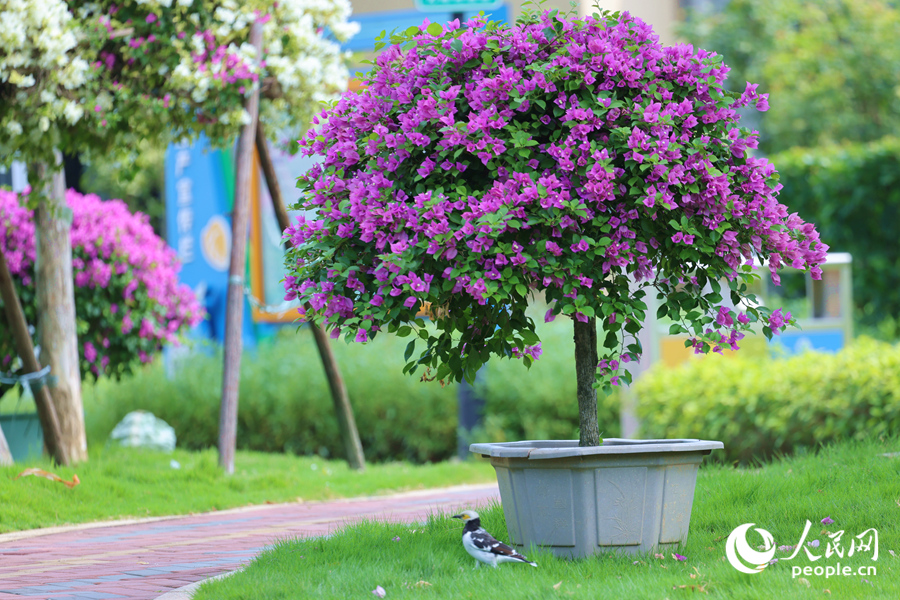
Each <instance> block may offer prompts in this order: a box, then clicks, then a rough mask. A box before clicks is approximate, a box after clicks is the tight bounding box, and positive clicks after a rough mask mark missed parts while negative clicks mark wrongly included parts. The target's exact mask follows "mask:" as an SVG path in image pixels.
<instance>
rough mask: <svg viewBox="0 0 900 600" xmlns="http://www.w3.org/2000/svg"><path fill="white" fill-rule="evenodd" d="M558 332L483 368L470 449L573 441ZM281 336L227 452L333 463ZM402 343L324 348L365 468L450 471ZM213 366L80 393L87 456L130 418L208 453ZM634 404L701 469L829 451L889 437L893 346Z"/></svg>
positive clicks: (613, 414)
mask: <svg viewBox="0 0 900 600" xmlns="http://www.w3.org/2000/svg"><path fill="white" fill-rule="evenodd" d="M557 321H560V323H557V322H554V323H552V324H550V325H542V326H541V327H539V332H540V333H541V336H542V339H543V340H544V354H543V356H542V357H541V359H540V360H539V361H537V362H536V363H535V364H534V366H532V368H531V369H530V370H526V369H525V368H524V367H523V366H522V365H521V364H520V363H517V362H514V361H508V360H507V361H491V362H490V363H488V364H487V365H486V367H485V371H484V372H483V373H482V380H481V383H479V386H480V387H479V389H480V391H481V392H482V393H483V394H484V395H485V396H486V398H487V403H486V407H485V413H486V414H485V418H484V425H483V427H482V428H481V429H480V430H478V431H476V432H474V435H473V438H472V440H473V441H509V440H522V439H572V438H576V437H577V435H578V430H577V427H578V412H577V410H578V409H577V403H576V402H575V391H574V390H575V382H574V374H573V373H572V371H573V369H572V367H571V363H572V361H571V359H572V356H573V354H574V349H573V346H572V340H571V333H570V327H567V326H570V325H571V324H570V323H568V322H567V321H566V320H559V319H558V320H557ZM285 333H287V335H284V336H281V337H279V339H277V340H275V341H274V342H273V343H265V344H262V345H261V346H260V348H259V349H257V350H256V351H255V352H252V353H250V352H248V353H246V354H245V361H244V367H243V370H242V376H241V392H240V409H239V415H238V446H239V447H240V448H244V449H254V450H261V451H269V452H291V453H295V454H319V455H323V456H338V457H339V456H342V449H341V443H340V437H339V434H338V430H337V423H336V421H335V418H334V411H333V408H332V404H331V397H330V395H329V393H328V387H327V384H326V382H325V378H324V376H323V374H322V368H321V364H320V363H319V358H318V355H317V354H316V351H315V345H314V344H313V341H312V339H311V336H310V335H309V334H308V332H306V331H301V332H300V333H299V334H294V333H293V332H290V333H288V332H285ZM404 343H405V340H402V339H396V338H393V337H392V336H387V335H385V336H381V337H380V338H379V339H378V340H375V341H374V342H370V343H369V344H366V345H360V344H350V345H347V344H344V343H336V344H334V349H335V354H336V356H337V358H338V361H339V363H340V365H341V368H342V371H343V374H344V377H345V380H346V382H347V387H348V390H349V394H350V398H351V402H352V403H353V406H354V410H355V415H356V421H357V425H358V427H359V431H360V436H361V438H362V444H363V448H364V450H365V453H366V458H367V460H369V461H390V460H409V461H412V462H427V461H438V460H445V459H448V458H451V457H453V456H455V454H456V448H457V438H456V435H457V387H456V385H448V386H446V387H441V385H440V384H438V383H437V382H432V383H421V382H419V380H418V377H407V376H405V375H403V374H402V372H401V371H402V367H403V361H402V352H398V351H397V350H398V348H400V344H404ZM391 344H396V345H397V347H392V346H391ZM401 349H402V348H401ZM398 358H399V359H400V360H397V359H398ZM221 364H222V361H221V355H218V354H212V353H210V354H208V355H203V354H201V355H198V356H195V357H194V358H192V359H190V362H188V363H187V364H183V365H182V366H181V367H180V368H179V369H177V370H176V372H175V374H174V375H175V376H174V378H173V379H167V378H166V376H165V372H164V369H163V366H162V365H161V364H159V363H154V364H153V365H151V366H149V367H147V368H146V369H144V370H143V371H141V372H140V373H138V374H137V375H135V376H134V377H132V378H130V379H124V380H123V381H122V382H120V383H114V382H111V381H108V380H103V381H101V382H100V383H99V384H97V385H96V386H94V387H88V388H87V390H88V391H87V394H86V398H85V400H86V402H85V405H86V409H85V411H86V421H87V426H88V436H89V439H90V441H91V443H95V444H96V443H103V442H104V441H105V440H106V438H107V436H108V435H109V432H110V431H111V430H112V428H113V426H114V425H115V424H116V422H118V420H119V419H121V418H122V416H124V415H125V414H126V413H127V412H129V411H131V410H135V409H138V408H141V409H144V410H149V411H151V412H153V413H154V414H156V415H157V416H158V417H160V418H162V419H163V420H165V421H167V422H168V423H169V424H170V425H172V426H173V427H174V428H175V431H176V434H177V436H178V444H179V446H181V447H186V448H193V449H199V448H208V447H212V446H215V444H216V441H217V439H218V415H219V412H218V411H219V399H220V389H221V380H222V375H221ZM635 392H636V395H637V397H638V414H639V416H640V418H641V420H642V427H643V429H642V431H641V436H642V437H645V438H656V437H666V438H683V437H688V438H704V439H713V440H721V441H723V442H724V443H725V450H724V452H718V451H717V452H715V453H713V455H712V457H711V458H714V459H717V460H724V461H739V462H743V463H748V462H753V461H757V460H767V459H770V458H772V457H774V456H777V455H780V454H789V453H792V452H796V451H802V450H804V449H814V448H815V447H817V446H818V445H820V444H825V443H830V442H835V441H840V440H848V439H860V438H865V437H867V436H876V437H877V436H891V435H898V434H900V347H898V346H893V345H890V344H886V343H882V342H876V341H874V340H871V339H867V338H864V339H861V340H859V341H857V342H856V343H855V344H854V345H852V346H851V347H849V348H847V349H845V350H843V351H842V352H839V353H837V354H819V353H807V354H803V355H800V356H796V357H792V358H787V359H776V358H767V359H758V358H742V357H741V356H740V353H738V355H737V356H736V357H729V358H723V357H720V356H709V357H704V358H698V359H697V360H694V361H691V362H690V363H688V364H687V365H684V366H681V367H678V368H675V369H672V368H666V367H664V366H662V365H658V366H657V367H656V368H654V369H652V370H651V371H650V372H649V373H648V374H647V375H646V376H645V377H643V378H641V379H640V381H639V382H637V383H636V384H635ZM618 402H619V400H618V398H617V397H615V396H613V397H609V398H606V397H602V396H601V400H600V405H599V420H600V429H601V431H602V432H603V435H604V436H605V437H616V436H618V435H619V434H620V432H619V410H618Z"/></svg>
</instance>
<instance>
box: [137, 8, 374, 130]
mask: <svg viewBox="0 0 900 600" xmlns="http://www.w3.org/2000/svg"><path fill="white" fill-rule="evenodd" d="M144 1H145V2H148V3H152V2H153V1H154V0H144ZM181 1H183V0H179V4H180V3H181ZM196 1H198V2H200V1H201V0H196ZM208 8H209V9H210V11H211V12H212V14H213V17H214V19H215V22H214V23H213V24H212V25H211V27H210V31H212V33H213V34H214V35H215V38H216V41H215V44H213V45H214V46H216V45H221V46H223V47H224V48H225V51H224V57H223V59H222V61H220V62H218V63H216V64H215V65H213V66H212V68H203V69H201V68H200V64H202V63H198V62H197V61H196V59H195V57H196V56H197V55H199V54H202V53H203V52H207V51H209V48H208V47H207V46H208V44H207V41H206V40H204V38H203V35H202V32H198V33H196V34H195V35H193V36H192V37H191V38H190V40H189V42H190V43H185V44H184V47H183V49H182V50H181V51H180V62H179V64H178V66H177V67H176V68H175V69H173V71H172V79H171V83H172V84H173V85H174V86H175V87H176V88H177V89H179V90H181V91H182V92H184V93H187V94H190V97H191V99H192V100H193V101H194V102H197V103H202V102H204V101H205V100H206V99H207V98H209V97H211V96H214V95H215V93H216V91H217V90H218V89H221V88H222V87H224V85H225V82H223V81H221V80H218V81H217V80H216V76H217V75H219V74H220V73H221V72H222V70H223V69H225V62H226V60H227V59H228V58H229V57H233V58H234V59H237V61H238V63H239V64H242V65H246V67H247V68H248V70H250V71H251V72H254V73H262V74H263V75H264V76H269V77H274V79H275V80H276V81H277V83H278V87H279V88H280V90H279V91H280V97H278V98H276V99H274V100H272V101H267V102H265V103H263V105H262V110H263V114H264V118H265V119H266V121H267V122H269V123H270V124H271V129H272V130H276V129H281V128H283V127H291V126H294V127H296V126H303V125H305V120H306V119H308V117H309V115H310V114H311V113H312V112H314V111H315V108H316V105H317V104H318V103H320V102H323V101H328V100H333V99H334V98H336V97H337V95H339V94H340V93H342V92H343V91H345V90H346V89H347V82H348V78H349V74H348V72H347V67H346V59H347V56H346V55H345V54H344V53H343V52H341V49H340V44H339V42H341V41H345V40H347V39H349V38H350V37H351V36H353V35H354V34H356V33H357V32H358V31H359V25H358V24H357V23H349V22H348V21H347V19H348V17H349V16H350V13H351V7H350V3H349V2H348V0H282V1H280V2H273V1H264V2H241V3H239V2H237V1H236V0H223V1H221V2H217V3H216V5H215V6H209V7H208ZM258 14H263V15H268V17H270V18H269V19H268V20H267V21H266V23H265V25H264V26H263V40H264V49H265V61H266V64H265V69H263V70H262V71H260V69H259V66H258V60H257V57H256V56H255V52H254V49H253V47H252V46H251V45H249V44H248V43H246V42H242V43H240V45H238V44H237V43H236V42H235V40H247V38H248V36H249V31H250V25H251V24H252V23H253V22H254V21H255V20H256V19H257V18H258V17H257V15H258ZM197 25H199V22H197ZM323 32H330V33H331V34H332V35H333V36H334V38H335V39H334V40H332V39H328V38H326V37H325V34H323ZM257 85H258V84H257ZM243 87H244V88H245V89H244V93H245V94H249V93H250V92H251V91H252V89H253V88H254V87H255V86H253V85H246V86H243ZM247 118H248V116H247V114H246V113H245V112H244V111H243V109H239V110H233V111H231V112H226V113H225V114H223V115H222V116H221V117H220V121H221V122H222V123H225V124H229V123H240V122H245V121H246V119H247Z"/></svg>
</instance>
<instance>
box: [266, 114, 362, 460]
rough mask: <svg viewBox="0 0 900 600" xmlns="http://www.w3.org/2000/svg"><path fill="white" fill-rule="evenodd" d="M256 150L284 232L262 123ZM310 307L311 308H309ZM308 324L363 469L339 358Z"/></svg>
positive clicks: (286, 221)
mask: <svg viewBox="0 0 900 600" xmlns="http://www.w3.org/2000/svg"><path fill="white" fill-rule="evenodd" d="M256 151H257V153H258V154H259V162H260V164H261V165H262V170H263V174H264V175H265V179H266V185H267V186H268V188H269V195H270V196H271V197H272V205H273V206H274V207H275V216H276V218H277V219H278V226H279V227H280V228H281V231H284V230H285V229H287V228H288V227H289V226H290V224H291V223H290V218H289V217H288V213H287V209H286V208H285V205H284V198H282V196H281V187H280V186H279V185H278V178H277V177H276V174H275V166H274V165H273V164H272V158H271V157H270V156H269V147H268V145H267V144H266V134H265V131H263V128H262V124H260V125H259V127H257V129H256ZM288 243H290V242H288ZM307 310H309V307H307ZM309 327H310V329H312V332H313V337H314V338H315V340H316V348H318V350H319V358H321V359H322V367H324V369H325V376H326V377H327V378H328V387H329V389H330V390H331V399H332V401H333V402H334V413H335V416H336V417H337V421H338V428H339V429H340V432H341V440H342V441H343V443H344V454H345V455H346V457H347V463H348V464H349V465H350V468H351V469H356V470H357V471H363V470H365V468H366V458H365V455H364V454H363V449H362V442H360V440H359V430H358V429H357V428H356V419H354V418H353V406H351V404H350V397H349V396H348V395H347V386H346V385H344V379H343V378H342V377H341V372H340V369H339V368H338V364H337V361H336V360H335V359H334V353H332V351H331V345H330V343H329V340H328V337H327V336H326V335H325V332H324V331H322V330H321V329H320V328H318V327H316V325H315V323H309Z"/></svg>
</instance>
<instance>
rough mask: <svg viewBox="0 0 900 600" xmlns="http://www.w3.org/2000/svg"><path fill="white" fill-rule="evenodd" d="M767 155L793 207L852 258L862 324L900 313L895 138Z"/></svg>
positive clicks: (899, 142)
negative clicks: (776, 167)
mask: <svg viewBox="0 0 900 600" xmlns="http://www.w3.org/2000/svg"><path fill="white" fill-rule="evenodd" d="M771 158H772V162H773V163H774V164H776V165H778V171H779V172H780V174H781V183H782V184H783V185H784V189H783V190H782V191H781V197H783V198H789V199H790V207H791V210H795V211H797V212H798V213H799V214H800V216H801V217H802V218H803V219H805V220H810V221H813V222H815V223H817V227H818V229H819V233H820V234H821V236H822V241H823V242H825V243H827V244H828V245H829V246H831V249H832V250H834V251H841V252H850V253H851V254H852V255H853V297H854V298H853V299H854V304H855V305H856V307H857V309H858V313H859V316H860V317H861V319H862V322H863V323H864V324H865V325H870V326H871V325H876V324H878V323H879V322H881V321H882V320H883V319H885V318H886V317H890V316H893V315H897V314H900V295H898V294H897V293H896V291H897V288H898V287H900V245H898V244H897V226H896V225H897V223H898V222H900V138H896V137H885V138H883V139H881V140H878V141H875V142H870V143H865V144H846V145H843V146H829V147H823V148H815V149H810V148H793V149H791V150H788V151H786V152H782V153H780V154H777V155H775V156H772V157H771ZM895 331H896V330H895Z"/></svg>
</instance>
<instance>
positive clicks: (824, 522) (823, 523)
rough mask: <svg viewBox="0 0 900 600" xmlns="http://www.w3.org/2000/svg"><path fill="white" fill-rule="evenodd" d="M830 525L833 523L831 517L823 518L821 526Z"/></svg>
mask: <svg viewBox="0 0 900 600" xmlns="http://www.w3.org/2000/svg"><path fill="white" fill-rule="evenodd" d="M832 523H834V519H832V518H831V517H825V518H824V519H822V525H831V524H832Z"/></svg>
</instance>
